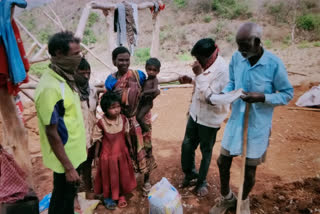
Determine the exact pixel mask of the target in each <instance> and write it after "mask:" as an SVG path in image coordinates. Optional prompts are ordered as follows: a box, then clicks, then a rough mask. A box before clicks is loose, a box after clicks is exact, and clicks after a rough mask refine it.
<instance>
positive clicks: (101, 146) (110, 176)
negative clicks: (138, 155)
mask: <svg viewBox="0 0 320 214" xmlns="http://www.w3.org/2000/svg"><path fill="white" fill-rule="evenodd" d="M120 101H121V98H120V96H119V94H118V93H115V92H106V93H105V94H104V95H103V96H102V99H101V103H100V105H101V108H102V110H103V112H104V115H103V117H102V118H101V119H100V120H99V121H98V122H97V126H96V128H95V131H94V136H93V139H94V141H96V143H97V144H96V151H95V162H96V165H97V174H96V178H95V184H94V191H95V193H96V194H101V193H103V196H104V198H105V199H104V203H105V206H106V208H107V209H115V208H116V202H118V207H120V208H122V207H126V206H127V202H126V199H125V194H127V193H130V192H131V191H132V190H133V189H134V188H135V187H136V186H137V183H136V179H135V176H134V170H133V165H132V162H131V158H130V155H129V151H128V148H127V146H126V145H127V144H126V143H130V137H129V123H128V120H127V118H126V117H125V116H124V115H122V114H120V112H121V107H120Z"/></svg>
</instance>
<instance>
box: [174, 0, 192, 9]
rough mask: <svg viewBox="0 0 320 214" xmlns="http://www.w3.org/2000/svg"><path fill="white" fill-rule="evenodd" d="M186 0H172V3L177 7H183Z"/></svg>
mask: <svg viewBox="0 0 320 214" xmlns="http://www.w3.org/2000/svg"><path fill="white" fill-rule="evenodd" d="M187 1H188V0H173V3H174V5H175V6H176V7H177V8H183V7H186V6H187Z"/></svg>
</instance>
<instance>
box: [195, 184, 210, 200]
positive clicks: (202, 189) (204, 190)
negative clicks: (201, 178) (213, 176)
mask: <svg viewBox="0 0 320 214" xmlns="http://www.w3.org/2000/svg"><path fill="white" fill-rule="evenodd" d="M194 190H195V192H196V194H197V196H198V197H204V196H206V195H208V193H209V191H208V188H207V185H202V186H199V187H198V186H197V187H196V188H194Z"/></svg>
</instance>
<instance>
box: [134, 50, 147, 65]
mask: <svg viewBox="0 0 320 214" xmlns="http://www.w3.org/2000/svg"><path fill="white" fill-rule="evenodd" d="M149 58H150V48H138V49H137V50H136V51H135V52H134V62H135V64H139V65H140V64H144V63H145V62H146V61H147V59H149Z"/></svg>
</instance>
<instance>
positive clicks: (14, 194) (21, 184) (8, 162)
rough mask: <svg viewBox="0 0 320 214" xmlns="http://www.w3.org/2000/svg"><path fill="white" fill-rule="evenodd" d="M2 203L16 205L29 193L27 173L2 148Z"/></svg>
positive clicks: (0, 164)
mask: <svg viewBox="0 0 320 214" xmlns="http://www.w3.org/2000/svg"><path fill="white" fill-rule="evenodd" d="M0 189H1V191H0V203H14V202H16V201H18V200H21V199H23V198H24V197H25V196H26V195H27V193H28V190H29V188H28V184H27V183H26V181H25V173H24V172H23V171H22V169H21V168H20V167H19V166H18V165H17V163H16V162H15V161H14V159H13V157H12V156H11V155H10V154H8V153H7V152H6V151H5V150H4V149H3V148H2V147H1V146H0Z"/></svg>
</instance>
